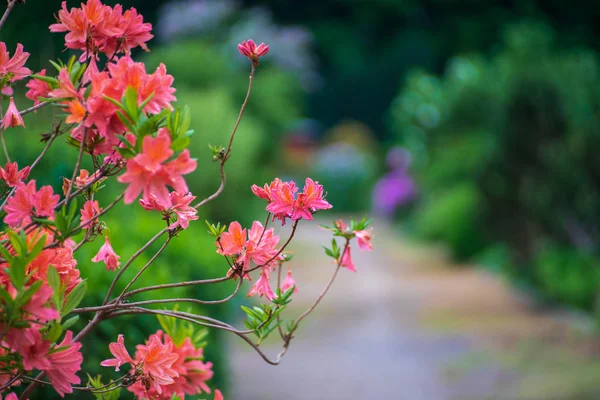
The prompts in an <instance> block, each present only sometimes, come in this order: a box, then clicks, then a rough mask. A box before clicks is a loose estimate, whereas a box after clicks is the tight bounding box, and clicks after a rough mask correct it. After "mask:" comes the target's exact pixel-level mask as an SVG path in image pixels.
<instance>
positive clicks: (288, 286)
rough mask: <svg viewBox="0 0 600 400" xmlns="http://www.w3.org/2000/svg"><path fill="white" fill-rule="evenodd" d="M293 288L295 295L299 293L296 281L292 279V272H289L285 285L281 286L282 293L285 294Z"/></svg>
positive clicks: (284, 281)
mask: <svg viewBox="0 0 600 400" xmlns="http://www.w3.org/2000/svg"><path fill="white" fill-rule="evenodd" d="M291 288H294V293H297V292H298V286H297V285H296V281H295V280H294V278H292V271H290V270H288V272H287V275H286V277H285V279H284V280H283V283H282V284H281V293H285V292H287V291H288V290H290V289H291Z"/></svg>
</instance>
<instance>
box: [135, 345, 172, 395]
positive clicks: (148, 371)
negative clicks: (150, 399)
mask: <svg viewBox="0 0 600 400" xmlns="http://www.w3.org/2000/svg"><path fill="white" fill-rule="evenodd" d="M178 359H179V355H178V354H176V353H174V352H173V342H170V341H169V342H167V343H165V344H163V343H162V342H161V340H160V338H159V337H158V336H157V335H152V336H150V339H149V340H148V342H147V343H146V345H141V344H140V345H138V346H137V351H136V352H135V360H136V362H137V363H141V364H142V370H143V372H144V375H145V376H146V377H148V378H150V380H151V385H152V388H153V389H154V390H156V391H157V392H158V393H159V394H161V393H162V386H163V385H170V384H172V383H173V382H175V380H174V378H176V377H178V376H179V374H178V373H177V371H175V370H174V369H173V368H172V366H173V363H174V362H175V361H177V360H178Z"/></svg>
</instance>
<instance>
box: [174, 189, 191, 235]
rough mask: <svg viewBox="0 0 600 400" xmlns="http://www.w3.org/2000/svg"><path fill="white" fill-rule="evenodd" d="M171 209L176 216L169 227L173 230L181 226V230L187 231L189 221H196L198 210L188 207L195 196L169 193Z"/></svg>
mask: <svg viewBox="0 0 600 400" xmlns="http://www.w3.org/2000/svg"><path fill="white" fill-rule="evenodd" d="M170 197H171V208H172V209H173V212H175V214H176V215H177V221H176V222H174V223H173V224H171V226H169V228H170V229H173V228H175V227H177V226H181V227H182V228H183V229H187V228H188V226H189V224H190V221H194V220H197V219H198V215H197V214H198V210H196V209H195V208H194V207H191V206H190V203H191V202H192V201H194V199H195V198H196V196H192V194H191V193H188V194H181V193H179V192H171V194H170Z"/></svg>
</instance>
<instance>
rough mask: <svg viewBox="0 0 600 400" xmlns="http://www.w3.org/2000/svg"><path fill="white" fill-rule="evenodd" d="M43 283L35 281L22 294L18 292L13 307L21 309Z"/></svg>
mask: <svg viewBox="0 0 600 400" xmlns="http://www.w3.org/2000/svg"><path fill="white" fill-rule="evenodd" d="M43 283H44V282H43V281H41V280H40V281H35V282H34V283H33V284H31V286H29V287H28V288H27V289H25V290H24V291H22V292H19V294H18V295H17V298H16V299H15V307H17V308H21V307H23V306H24V305H25V304H26V303H27V302H28V301H29V300H30V299H31V298H32V297H33V295H34V294H36V292H37V291H38V290H40V287H42V284H43Z"/></svg>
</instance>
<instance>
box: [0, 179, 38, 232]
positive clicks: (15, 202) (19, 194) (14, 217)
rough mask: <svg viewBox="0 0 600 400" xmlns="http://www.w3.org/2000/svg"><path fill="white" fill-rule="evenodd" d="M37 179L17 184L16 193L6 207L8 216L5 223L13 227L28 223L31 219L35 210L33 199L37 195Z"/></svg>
mask: <svg viewBox="0 0 600 400" xmlns="http://www.w3.org/2000/svg"><path fill="white" fill-rule="evenodd" d="M35 193H36V190H35V181H34V180H31V181H29V182H28V183H27V185H25V184H24V183H22V182H21V183H19V184H17V190H16V191H15V194H14V195H13V196H12V197H10V198H9V199H8V201H7V203H6V206H5V207H4V210H5V211H6V217H4V223H6V224H7V225H8V226H10V227H11V228H15V227H17V226H21V225H23V224H27V223H29V222H30V221H31V219H30V216H31V213H32V211H33V200H34V196H35Z"/></svg>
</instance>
